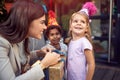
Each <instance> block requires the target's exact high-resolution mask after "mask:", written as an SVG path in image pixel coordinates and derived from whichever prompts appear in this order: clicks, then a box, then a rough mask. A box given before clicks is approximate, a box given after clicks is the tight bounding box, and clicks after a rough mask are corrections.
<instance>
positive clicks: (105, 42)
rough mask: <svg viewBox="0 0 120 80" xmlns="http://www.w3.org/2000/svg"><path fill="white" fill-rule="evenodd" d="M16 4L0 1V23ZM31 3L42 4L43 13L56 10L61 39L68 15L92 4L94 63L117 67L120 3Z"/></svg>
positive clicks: (62, 0) (104, 0) (44, 0)
mask: <svg viewBox="0 0 120 80" xmlns="http://www.w3.org/2000/svg"><path fill="white" fill-rule="evenodd" d="M15 1H16V0H0V23H2V22H3V21H4V20H5V18H6V16H7V14H8V12H9V9H10V7H11V6H12V4H13V3H14V2H15ZM34 1H35V2H37V3H39V4H42V5H43V8H44V10H45V11H46V14H47V12H48V11H49V10H53V11H55V13H56V15H57V21H58V23H59V24H60V25H61V26H62V28H63V30H64V36H63V37H64V38H66V37H67V33H68V28H69V18H70V16H71V14H72V13H73V12H76V11H79V10H80V9H81V7H82V5H83V4H84V3H85V2H88V1H93V2H95V5H96V6H97V8H98V12H97V14H96V15H94V16H90V19H91V23H90V25H91V31H92V38H93V46H94V51H95V53H94V55H95V61H96V63H98V64H105V65H108V66H114V67H118V68H119V67H120V36H119V35H120V5H119V3H120V0H34ZM101 80H102V79H101ZM109 80H110V79H109ZM116 80H117V79H116ZM119 80H120V79H119Z"/></svg>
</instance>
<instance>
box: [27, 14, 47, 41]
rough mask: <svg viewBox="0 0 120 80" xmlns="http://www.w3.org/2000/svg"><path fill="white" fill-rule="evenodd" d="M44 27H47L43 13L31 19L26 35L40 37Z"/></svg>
mask: <svg viewBox="0 0 120 80" xmlns="http://www.w3.org/2000/svg"><path fill="white" fill-rule="evenodd" d="M46 28H47V27H46V25H45V15H44V16H42V17H40V18H38V19H35V20H33V21H32V23H31V24H30V28H29V32H28V37H33V38H36V39H41V37H42V35H43V31H44V29H46Z"/></svg>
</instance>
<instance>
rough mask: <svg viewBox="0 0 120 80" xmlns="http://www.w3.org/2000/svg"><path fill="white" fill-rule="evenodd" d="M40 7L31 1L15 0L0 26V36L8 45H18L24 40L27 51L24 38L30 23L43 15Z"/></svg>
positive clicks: (26, 40) (26, 48)
mask: <svg viewBox="0 0 120 80" xmlns="http://www.w3.org/2000/svg"><path fill="white" fill-rule="evenodd" d="M44 14H45V13H44V10H43V8H42V6H40V5H39V4H37V3H34V2H33V1H32V0H17V1H16V2H15V3H14V4H13V6H12V8H11V10H10V12H9V14H8V18H7V20H6V21H5V22H4V23H2V24H1V25H0V34H1V35H2V36H3V37H4V38H6V39H7V40H8V41H9V42H10V43H12V44H14V43H19V42H21V41H23V40H24V48H25V51H26V52H27V53H29V51H28V40H29V39H28V38H26V36H27V34H28V30H29V25H30V23H31V22H32V21H33V20H35V19H38V18H40V17H42V16H43V15H44Z"/></svg>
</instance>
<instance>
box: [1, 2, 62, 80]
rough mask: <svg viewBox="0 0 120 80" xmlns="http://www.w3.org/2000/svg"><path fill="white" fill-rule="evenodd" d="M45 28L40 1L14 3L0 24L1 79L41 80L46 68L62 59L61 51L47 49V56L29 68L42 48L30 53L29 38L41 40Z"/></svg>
mask: <svg viewBox="0 0 120 80" xmlns="http://www.w3.org/2000/svg"><path fill="white" fill-rule="evenodd" d="M44 29H46V25H45V13H44V10H43V9H42V7H41V6H40V5H39V4H36V3H34V2H32V1H30V0H18V1H16V2H15V3H14V4H13V6H12V8H11V10H10V12H9V14H8V18H7V20H6V21H5V22H4V23H2V24H1V25H0V67H1V68H0V80H40V79H42V78H43V77H44V73H43V69H45V68H47V67H48V66H50V65H53V64H56V63H57V62H58V61H59V60H60V55H59V54H56V53H55V52H51V50H44V52H46V55H45V57H44V58H43V59H42V60H41V61H37V62H36V63H35V64H34V65H33V66H32V67H30V68H29V70H27V71H26V69H27V68H26V66H25V65H26V64H28V62H29V59H31V58H36V57H39V52H40V51H41V50H37V51H34V52H32V53H30V52H29V50H28V40H29V39H28V38H29V37H33V38H36V39H41V37H42V34H43V31H44ZM29 57H30V58H29ZM24 66H25V67H24Z"/></svg>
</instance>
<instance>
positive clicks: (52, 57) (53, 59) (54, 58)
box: [41, 52, 61, 68]
mask: <svg viewBox="0 0 120 80" xmlns="http://www.w3.org/2000/svg"><path fill="white" fill-rule="evenodd" d="M59 60H61V58H60V54H57V53H55V52H48V53H47V54H46V55H45V57H44V58H43V60H42V61H41V63H42V64H43V65H44V66H45V67H46V68H47V67H48V66H50V65H54V64H56V63H58V61H59Z"/></svg>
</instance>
